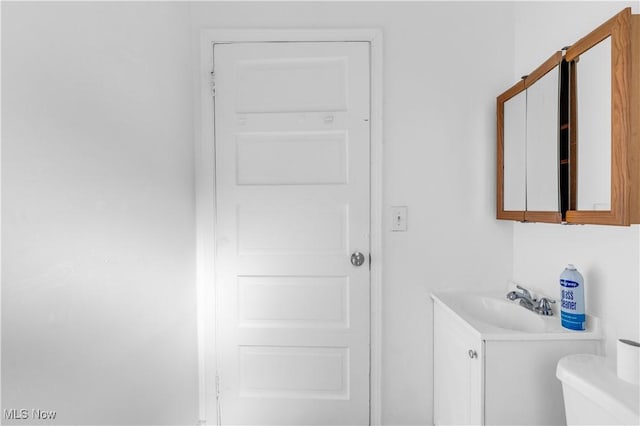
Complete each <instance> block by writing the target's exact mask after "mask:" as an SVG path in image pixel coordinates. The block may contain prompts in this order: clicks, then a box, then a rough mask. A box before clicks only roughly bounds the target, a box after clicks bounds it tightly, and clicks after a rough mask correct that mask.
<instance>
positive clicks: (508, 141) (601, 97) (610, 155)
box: [497, 8, 640, 225]
mask: <svg viewBox="0 0 640 426" xmlns="http://www.w3.org/2000/svg"><path fill="white" fill-rule="evenodd" d="M556 75H557V76H558V77H556ZM551 76H553V77H551ZM551 80H553V82H552V81H551ZM556 81H557V82H558V83H557V86H555V87H556V88H557V91H556V93H555V98H554V99H550V96H552V94H551V93H552V92H553V90H552V87H554V85H555V84H556ZM497 124H498V129H497V149H498V152H497V185H498V186H497V218H498V219H508V220H520V221H531V222H551V223H558V222H565V223H577V224H602V225H629V224H632V223H640V15H632V14H631V9H630V8H627V9H624V10H623V11H622V12H620V13H619V14H617V15H616V16H614V17H613V18H611V19H610V20H608V21H607V22H605V23H604V24H602V25H600V26H599V27H598V28H596V29H595V30H593V31H592V32H591V33H589V34H588V35H587V36H585V37H583V38H582V39H580V40H579V41H577V42H576V43H574V44H573V45H572V46H571V47H568V48H566V51H565V53H564V57H563V54H562V53H561V52H556V53H555V54H554V55H553V56H551V58H549V60H547V61H546V62H545V63H544V64H542V65H541V66H540V67H539V68H537V69H536V70H535V71H534V72H532V73H531V74H530V75H529V76H526V77H525V78H523V80H521V81H520V82H518V83H517V84H516V85H514V86H513V87H511V88H510V89H508V90H507V91H505V92H504V93H503V94H501V95H500V96H498V98H497ZM554 132H555V133H554ZM554 134H555V135H557V138H556V139H555V146H553V144H554V142H553V141H552V139H553V135H554ZM554 152H555V155H554V154H553V153H554Z"/></svg>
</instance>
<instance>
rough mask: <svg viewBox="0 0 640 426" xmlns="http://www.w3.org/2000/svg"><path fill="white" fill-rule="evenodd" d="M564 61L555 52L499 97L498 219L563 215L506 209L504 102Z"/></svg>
mask: <svg viewBox="0 0 640 426" xmlns="http://www.w3.org/2000/svg"><path fill="white" fill-rule="evenodd" d="M561 61H562V52H556V53H554V54H553V55H552V56H551V57H550V58H549V59H547V60H546V61H545V62H544V63H543V64H542V65H540V66H539V67H538V68H536V69H535V70H533V71H532V72H531V74H529V75H528V76H525V77H523V79H522V80H520V81H519V82H517V83H516V84H515V85H513V86H512V87H510V88H509V89H508V90H507V91H505V92H504V93H502V94H501V95H500V96H498V97H497V105H496V110H497V140H498V144H497V198H496V202H497V210H496V212H497V214H496V217H497V218H498V219H507V220H519V221H526V222H547V223H560V222H561V221H562V215H561V214H560V211H559V208H560V206H558V211H529V210H526V207H525V210H524V211H507V210H504V104H505V102H507V101H508V100H509V99H511V98H513V97H514V96H516V95H518V94H520V93H522V92H523V91H525V90H526V89H528V88H529V87H531V86H533V85H534V84H535V83H536V82H537V81H538V80H539V79H541V78H542V77H543V76H545V75H546V74H547V73H548V72H550V71H551V70H553V69H554V68H556V67H558V66H559V65H560V62H561ZM559 130H560V129H559V128H558V132H559Z"/></svg>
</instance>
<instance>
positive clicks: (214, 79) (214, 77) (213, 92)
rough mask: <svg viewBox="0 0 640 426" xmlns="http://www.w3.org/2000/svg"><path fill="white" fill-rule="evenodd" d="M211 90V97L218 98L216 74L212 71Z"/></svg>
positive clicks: (210, 78)
mask: <svg viewBox="0 0 640 426" xmlns="http://www.w3.org/2000/svg"><path fill="white" fill-rule="evenodd" d="M209 88H210V89H211V96H213V97H214V98H215V97H216V73H214V72H213V71H211V74H210V77H209Z"/></svg>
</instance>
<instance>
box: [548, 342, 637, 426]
mask: <svg viewBox="0 0 640 426" xmlns="http://www.w3.org/2000/svg"><path fill="white" fill-rule="evenodd" d="M604 360H605V359H604V357H601V356H598V355H590V354H580V355H569V356H565V357H564V358H562V359H561V360H560V361H558V366H557V368H556V377H558V379H560V381H561V382H562V393H563V395H564V407H565V412H566V418H567V425H640V386H638V385H634V384H631V383H628V382H626V381H624V380H622V379H620V378H618V376H617V374H616V372H615V371H614V370H612V369H611V368H610V367H608V366H607V365H605V362H604Z"/></svg>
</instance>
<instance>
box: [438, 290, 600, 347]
mask: <svg viewBox="0 0 640 426" xmlns="http://www.w3.org/2000/svg"><path fill="white" fill-rule="evenodd" d="M506 294H507V291H506V290H505V291H503V292H485V293H479V292H466V291H441V292H436V293H433V294H432V295H431V298H432V299H433V301H434V303H440V304H442V305H443V306H444V307H445V308H446V309H449V310H451V311H452V312H453V313H454V314H456V315H457V316H458V317H460V318H461V319H462V320H463V321H464V322H466V323H467V324H468V325H470V326H471V327H472V328H473V329H474V330H476V331H477V332H479V333H480V334H483V335H490V336H493V338H497V339H500V338H505V339H513V338H514V335H518V339H541V338H542V339H566V338H568V336H572V337H569V338H578V339H580V338H585V339H593V338H594V335H599V331H598V327H597V319H596V318H594V317H590V316H588V317H587V330H585V331H575V330H568V329H565V328H563V327H562V325H561V324H560V319H559V316H558V315H552V316H543V315H539V314H537V313H535V312H532V311H530V310H528V309H526V308H524V307H522V306H520V304H519V303H518V302H517V301H510V300H508V299H507V298H506Z"/></svg>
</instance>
